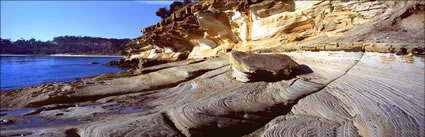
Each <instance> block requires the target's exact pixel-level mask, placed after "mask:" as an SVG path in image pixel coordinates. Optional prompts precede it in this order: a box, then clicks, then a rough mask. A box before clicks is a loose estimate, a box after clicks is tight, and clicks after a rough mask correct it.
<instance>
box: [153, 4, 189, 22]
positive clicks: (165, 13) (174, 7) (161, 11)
mask: <svg viewBox="0 0 425 137" xmlns="http://www.w3.org/2000/svg"><path fill="white" fill-rule="evenodd" d="M189 3H192V1H190V0H184V1H183V2H180V1H174V2H173V3H171V4H170V9H169V10H167V9H166V8H165V7H163V8H159V9H158V11H156V13H155V14H156V16H159V17H161V18H162V19H165V18H167V17H169V16H171V14H173V12H174V11H177V10H179V9H180V8H182V7H184V6H185V5H187V4H189Z"/></svg>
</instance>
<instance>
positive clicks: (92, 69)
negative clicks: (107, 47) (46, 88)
mask: <svg viewBox="0 0 425 137" xmlns="http://www.w3.org/2000/svg"><path fill="white" fill-rule="evenodd" d="M120 58H121V57H59V56H1V71H0V72H1V81H0V85H1V86H0V89H1V90H7V89H15V88H20V87H25V86H31V85H39V84H43V83H47V82H64V81H73V80H76V79H79V78H82V77H87V76H93V75H100V74H103V73H109V72H118V71H121V70H122V69H119V68H117V67H111V66H106V65H104V64H106V63H108V62H109V61H112V60H119V59H120ZM90 62H97V63H99V64H89V63H90Z"/></svg>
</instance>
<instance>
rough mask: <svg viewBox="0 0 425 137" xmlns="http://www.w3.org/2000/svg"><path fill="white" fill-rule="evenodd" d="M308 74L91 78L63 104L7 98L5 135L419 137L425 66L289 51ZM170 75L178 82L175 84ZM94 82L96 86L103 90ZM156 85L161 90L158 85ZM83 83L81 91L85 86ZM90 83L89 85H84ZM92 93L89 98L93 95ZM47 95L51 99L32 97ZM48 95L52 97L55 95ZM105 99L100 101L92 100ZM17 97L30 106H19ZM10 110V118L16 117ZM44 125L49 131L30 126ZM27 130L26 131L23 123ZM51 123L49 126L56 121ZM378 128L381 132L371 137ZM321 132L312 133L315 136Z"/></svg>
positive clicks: (155, 73)
mask: <svg viewBox="0 0 425 137" xmlns="http://www.w3.org/2000/svg"><path fill="white" fill-rule="evenodd" d="M281 54H285V55H287V56H289V57H291V58H292V59H293V60H294V61H296V62H298V64H300V65H304V66H306V67H304V68H301V70H303V71H305V72H306V73H303V74H301V75H298V76H296V77H294V78H292V79H289V80H280V81H275V82H264V81H257V82H249V83H243V82H239V81H237V80H235V79H233V76H232V69H231V66H230V63H229V57H228V56H227V55H226V56H220V57H211V58H205V59H196V60H185V61H180V62H174V63H168V64H162V65H158V66H153V67H148V68H145V69H143V70H140V71H141V72H143V73H142V74H140V73H141V72H137V74H138V75H134V76H127V77H118V78H113V79H105V80H89V79H85V80H82V81H81V82H74V83H79V84H75V85H73V84H74V83H72V82H71V83H54V84H53V85H54V86H55V87H66V86H70V87H69V89H72V91H73V92H72V94H68V95H70V96H69V100H70V101H72V102H67V103H65V104H70V105H56V106H54V105H49V107H41V106H46V105H48V104H58V103H56V102H55V101H57V100H55V97H54V96H52V95H53V93H54V95H57V96H58V95H59V93H61V92H69V91H66V90H62V89H63V88H62V89H61V88H58V90H48V91H45V90H46V89H50V86H46V85H42V86H33V87H27V88H21V89H17V90H11V91H2V94H1V98H2V102H1V103H2V107H3V110H2V111H3V112H4V110H6V108H5V107H8V108H19V107H25V106H28V105H29V104H31V102H35V101H34V100H36V101H38V102H40V101H41V102H44V103H45V104H40V103H35V104H34V103H33V104H32V105H33V106H34V107H35V109H36V111H35V110H34V111H31V113H26V114H18V115H16V114H7V115H4V116H2V118H3V119H8V120H12V121H15V122H14V124H10V125H2V126H1V128H2V129H1V132H0V134H1V135H2V136H11V135H21V134H22V135H28V136H69V135H79V136H166V135H173V136H314V135H316V136H322V135H323V136H420V135H422V133H424V131H423V125H422V124H421V123H423V122H425V121H424V119H423V115H424V114H425V113H424V105H423V104H424V103H425V102H424V99H423V97H424V92H423V91H424V87H423V82H424V77H423V76H424V58H423V57H415V56H409V55H407V56H398V55H395V54H384V53H363V52H290V53H281ZM171 74H172V75H171ZM93 81H96V82H97V84H96V83H95V82H93ZM155 81H157V82H155ZM81 83H82V84H81ZM84 83H85V84H84ZM89 89H90V90H89ZM34 91H45V93H46V94H48V95H49V96H52V97H51V98H44V101H43V100H40V99H43V98H40V97H38V96H44V94H43V93H41V94H37V95H38V96H34V94H33V93H34ZM49 92H52V93H51V94H49ZM88 97H90V98H92V97H98V98H96V99H95V100H85V98H88ZM17 98H26V100H19V101H17V100H16V99H17ZM8 110H10V109H8ZM31 118H32V119H35V118H37V119H41V121H46V122H47V123H52V121H53V123H54V122H56V123H55V124H50V126H49V124H47V125H37V124H35V125H34V124H33V126H31V127H25V126H24V125H28V124H30V123H31V121H29V122H25V121H26V119H31ZM19 121H22V122H19ZM49 121H50V122H49ZM370 129H373V130H370ZM312 131H314V132H312Z"/></svg>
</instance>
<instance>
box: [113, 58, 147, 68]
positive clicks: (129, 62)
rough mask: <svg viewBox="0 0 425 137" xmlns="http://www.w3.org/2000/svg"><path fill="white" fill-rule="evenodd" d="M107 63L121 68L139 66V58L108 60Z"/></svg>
mask: <svg viewBox="0 0 425 137" xmlns="http://www.w3.org/2000/svg"><path fill="white" fill-rule="evenodd" d="M106 65H109V66H117V67H120V68H137V66H138V65H139V59H131V60H125V59H120V60H117V61H111V62H108V63H106Z"/></svg>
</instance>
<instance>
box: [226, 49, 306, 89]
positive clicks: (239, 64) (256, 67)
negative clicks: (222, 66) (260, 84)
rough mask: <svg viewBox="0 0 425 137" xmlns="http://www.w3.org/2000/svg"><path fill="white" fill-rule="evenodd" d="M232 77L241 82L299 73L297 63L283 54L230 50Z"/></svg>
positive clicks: (288, 76) (269, 79)
mask: <svg viewBox="0 0 425 137" xmlns="http://www.w3.org/2000/svg"><path fill="white" fill-rule="evenodd" d="M230 63H231V64H232V69H233V77H235V78H236V80H239V81H242V82H249V81H258V80H263V81H275V80H282V79H291V78H293V77H295V76H296V75H297V74H299V65H298V63H296V62H295V61H294V60H292V59H291V58H290V57H289V56H287V55H284V54H253V53H245V52H241V51H232V52H231V54H230Z"/></svg>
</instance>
